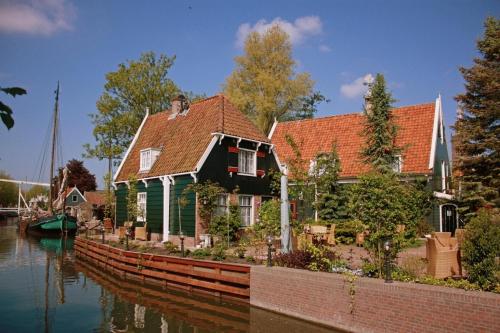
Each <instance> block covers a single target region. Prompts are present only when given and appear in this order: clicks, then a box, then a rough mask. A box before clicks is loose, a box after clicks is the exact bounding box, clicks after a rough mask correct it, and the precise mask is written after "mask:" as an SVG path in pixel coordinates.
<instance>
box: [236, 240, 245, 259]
mask: <svg viewBox="0 0 500 333" xmlns="http://www.w3.org/2000/svg"><path fill="white" fill-rule="evenodd" d="M234 252H235V254H236V255H237V256H238V258H245V253H246V252H247V246H246V244H245V243H243V242H240V243H239V244H238V247H237V248H236V249H235V250H234Z"/></svg>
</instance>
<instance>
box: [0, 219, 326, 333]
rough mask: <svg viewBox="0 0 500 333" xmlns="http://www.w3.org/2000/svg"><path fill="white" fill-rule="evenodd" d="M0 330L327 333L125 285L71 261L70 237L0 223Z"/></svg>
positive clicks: (239, 307) (235, 307)
mask: <svg viewBox="0 0 500 333" xmlns="http://www.w3.org/2000/svg"><path fill="white" fill-rule="evenodd" d="M0 294H1V295H2V297H0V331H1V332H68V331H74V332H162V333H165V332H193V333H194V332H200V333H201V332H287V333H293V332H330V330H328V329H326V328H323V327H320V326H316V325H313V324H310V323H307V322H303V321H300V320H296V319H292V318H289V317H285V316H281V315H278V314H275V313H270V312H268V311H264V310H260V309H256V308H253V307H250V306H249V305H248V304H246V303H241V302H233V301H227V300H223V299H220V298H215V297H213V296H209V295H206V296H203V295H192V294H187V293H185V292H181V291H174V290H162V289H161V288H155V287H152V286H147V285H144V284H142V283H140V282H135V281H127V280H123V279H121V278H120V277H118V276H115V275H113V274H111V273H109V272H104V271H103V270H102V269H100V268H97V267H95V266H93V265H92V264H90V263H87V262H85V261H82V260H79V259H76V258H75V255H74V253H73V239H72V238H50V239H49V238H36V237H25V238H22V237H18V234H17V232H16V228H15V226H13V225H8V226H0Z"/></svg>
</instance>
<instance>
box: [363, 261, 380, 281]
mask: <svg viewBox="0 0 500 333" xmlns="http://www.w3.org/2000/svg"><path fill="white" fill-rule="evenodd" d="M361 271H362V272H363V275H364V276H368V277H375V276H377V275H378V267H377V265H375V264H374V263H373V262H371V261H369V260H366V259H364V260H363V265H362V266H361Z"/></svg>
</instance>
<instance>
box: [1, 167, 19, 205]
mask: <svg viewBox="0 0 500 333" xmlns="http://www.w3.org/2000/svg"><path fill="white" fill-rule="evenodd" d="M0 178H3V179H12V178H11V177H10V175H9V174H8V173H6V172H5V171H2V170H0ZM17 195H18V190H17V185H16V184H14V183H7V182H0V207H12V206H17Z"/></svg>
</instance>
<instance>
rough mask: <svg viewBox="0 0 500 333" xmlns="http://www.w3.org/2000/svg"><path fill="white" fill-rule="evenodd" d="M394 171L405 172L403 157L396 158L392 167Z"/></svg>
mask: <svg viewBox="0 0 500 333" xmlns="http://www.w3.org/2000/svg"><path fill="white" fill-rule="evenodd" d="M392 171H394V172H396V173H401V172H402V171H403V158H402V157H401V155H397V156H395V160H394V164H393V165H392Z"/></svg>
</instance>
